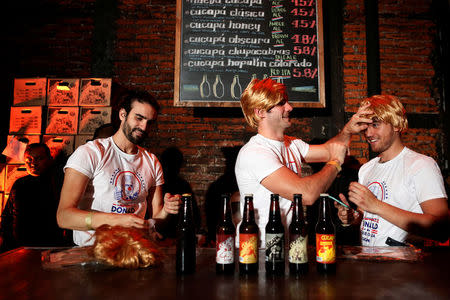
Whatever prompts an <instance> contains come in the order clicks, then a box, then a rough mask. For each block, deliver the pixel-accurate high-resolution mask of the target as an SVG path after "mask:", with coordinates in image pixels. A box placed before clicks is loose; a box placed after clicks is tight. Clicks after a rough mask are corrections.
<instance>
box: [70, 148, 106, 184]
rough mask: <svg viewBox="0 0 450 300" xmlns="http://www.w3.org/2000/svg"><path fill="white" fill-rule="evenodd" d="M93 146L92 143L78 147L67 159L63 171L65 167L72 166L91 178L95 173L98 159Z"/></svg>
mask: <svg viewBox="0 0 450 300" xmlns="http://www.w3.org/2000/svg"><path fill="white" fill-rule="evenodd" d="M94 147H95V145H94V144H84V145H82V146H80V147H78V148H77V150H75V152H73V153H72V155H71V156H70V157H69V159H68V160H67V163H66V165H65V167H64V172H65V170H66V169H67V168H72V169H74V170H76V171H78V172H80V173H82V174H84V175H86V176H87V177H88V178H89V179H92V178H93V177H94V173H95V166H96V165H97V163H98V162H99V160H100V157H99V155H98V153H97V152H96V151H95V149H94Z"/></svg>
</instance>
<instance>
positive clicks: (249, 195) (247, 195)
mask: <svg viewBox="0 0 450 300" xmlns="http://www.w3.org/2000/svg"><path fill="white" fill-rule="evenodd" d="M245 197H253V194H245Z"/></svg>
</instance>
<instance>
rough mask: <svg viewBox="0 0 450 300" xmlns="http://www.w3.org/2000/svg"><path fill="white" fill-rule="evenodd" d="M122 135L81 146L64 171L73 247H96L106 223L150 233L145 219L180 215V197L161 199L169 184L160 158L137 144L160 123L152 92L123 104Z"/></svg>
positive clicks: (61, 214)
mask: <svg viewBox="0 0 450 300" xmlns="http://www.w3.org/2000/svg"><path fill="white" fill-rule="evenodd" d="M120 105H121V106H120V110H119V118H120V121H121V123H120V128H119V130H118V131H117V132H116V133H115V134H114V135H113V136H112V137H109V138H105V139H96V140H94V141H90V142H88V143H86V144H85V145H82V146H80V147H79V148H78V149H77V150H76V151H75V152H74V153H73V154H72V155H71V156H70V157H69V159H68V161H67V164H66V166H65V167H64V171H65V176H64V184H63V187H62V190H61V199H60V203H59V207H58V212H57V220H58V224H59V226H60V227H62V228H67V229H73V230H74V233H73V238H74V242H75V243H76V244H77V245H80V246H84V245H88V244H92V243H93V242H94V241H93V239H91V236H92V233H93V230H95V229H96V228H98V227H99V226H101V225H103V224H108V225H112V226H114V225H120V226H124V227H136V228H142V229H144V228H148V227H149V226H150V225H149V223H152V222H149V221H148V220H145V219H144V217H145V214H146V212H147V211H148V212H149V216H150V217H152V218H153V219H155V220H160V219H165V218H167V216H168V215H169V214H176V213H178V207H179V205H180V196H179V195H175V196H173V195H170V194H166V195H164V198H163V195H162V184H163V183H164V179H163V171H162V167H161V164H160V163H159V161H158V159H157V158H156V156H155V155H154V154H152V153H150V152H148V151H147V150H145V149H144V148H142V147H139V146H138V145H139V144H140V143H141V142H142V141H143V140H144V138H145V137H146V136H147V135H148V133H149V131H150V128H151V125H152V124H153V123H154V122H155V121H156V118H157V115H158V110H159V105H158V103H157V102H156V100H155V99H154V98H153V97H152V96H151V95H150V94H148V93H144V92H130V93H128V94H127V95H126V96H125V97H124V99H123V101H122V102H121V104H120Z"/></svg>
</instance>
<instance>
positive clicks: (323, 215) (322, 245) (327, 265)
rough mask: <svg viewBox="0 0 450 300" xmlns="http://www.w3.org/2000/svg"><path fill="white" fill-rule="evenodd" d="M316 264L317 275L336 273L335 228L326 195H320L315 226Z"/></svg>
mask: <svg viewBox="0 0 450 300" xmlns="http://www.w3.org/2000/svg"><path fill="white" fill-rule="evenodd" d="M316 262H317V271H318V272H319V273H333V272H335V271H336V228H335V226H334V223H333V221H332V219H331V211H330V204H329V201H328V194H320V207H319V218H318V220H317V224H316Z"/></svg>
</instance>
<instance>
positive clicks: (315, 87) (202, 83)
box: [174, 0, 325, 107]
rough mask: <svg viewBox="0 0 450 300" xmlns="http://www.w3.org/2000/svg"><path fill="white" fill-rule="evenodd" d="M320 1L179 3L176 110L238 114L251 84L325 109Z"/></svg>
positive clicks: (204, 0) (297, 102)
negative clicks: (276, 85) (261, 83)
mask: <svg viewBox="0 0 450 300" xmlns="http://www.w3.org/2000/svg"><path fill="white" fill-rule="evenodd" d="M322 35H323V30H322V0H177V35H176V55H175V88H174V89H175V91H174V96H175V97H174V98H175V101H174V104H175V105H176V106H230V107H233V106H239V99H240V95H241V93H242V92H243V91H244V89H245V88H246V86H247V85H248V83H249V82H250V81H251V80H252V79H253V78H258V79H263V78H267V77H270V78H272V79H273V80H276V81H278V82H281V83H283V84H285V85H286V88H287V91H288V95H289V102H290V103H291V105H293V106H303V107H325V87H324V63H323V61H324V59H323V37H322Z"/></svg>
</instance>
